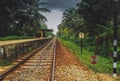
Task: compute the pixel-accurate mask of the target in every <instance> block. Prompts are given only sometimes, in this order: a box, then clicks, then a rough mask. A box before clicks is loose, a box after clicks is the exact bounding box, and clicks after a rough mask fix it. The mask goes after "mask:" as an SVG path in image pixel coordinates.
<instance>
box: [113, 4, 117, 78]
mask: <svg viewBox="0 0 120 81" xmlns="http://www.w3.org/2000/svg"><path fill="white" fill-rule="evenodd" d="M114 6H115V7H114V12H113V22H114V30H113V34H114V40H113V47H114V50H113V77H116V76H117V33H118V31H117V30H118V26H117V11H116V2H115V5H114Z"/></svg>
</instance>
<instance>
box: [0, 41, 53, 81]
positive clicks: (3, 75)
mask: <svg viewBox="0 0 120 81" xmlns="http://www.w3.org/2000/svg"><path fill="white" fill-rule="evenodd" d="M50 41H51V40H49V41H48V42H46V43H45V44H44V45H43V46H41V47H39V48H38V49H36V50H34V51H32V52H31V53H30V55H29V56H28V57H26V58H25V59H24V60H22V61H21V62H19V63H18V64H16V65H15V66H14V67H12V68H11V69H10V70H8V71H6V72H5V73H3V74H2V75H0V81H2V80H3V79H4V78H5V77H6V76H7V75H8V74H9V73H11V72H12V71H14V70H15V69H17V68H18V67H19V66H20V65H21V64H23V63H24V62H26V61H27V60H28V59H29V58H31V57H32V56H34V54H35V53H37V52H38V51H39V50H41V49H43V48H44V47H45V46H46V45H47V44H48V43H49V42H50Z"/></svg>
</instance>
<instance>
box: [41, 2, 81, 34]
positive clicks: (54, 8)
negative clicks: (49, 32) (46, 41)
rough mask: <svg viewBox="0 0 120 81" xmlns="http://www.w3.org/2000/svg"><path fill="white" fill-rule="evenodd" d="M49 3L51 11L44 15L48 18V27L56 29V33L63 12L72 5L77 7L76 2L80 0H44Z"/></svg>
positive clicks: (48, 6)
mask: <svg viewBox="0 0 120 81" xmlns="http://www.w3.org/2000/svg"><path fill="white" fill-rule="evenodd" d="M43 1H46V2H47V3H48V5H47V8H48V9H50V10H51V13H45V14H44V15H45V16H46V18H47V19H48V22H47V23H46V24H47V25H48V28H51V29H53V30H54V34H55V33H56V32H57V26H58V25H59V24H60V23H61V19H62V13H63V12H64V11H65V10H66V9H67V8H70V7H75V6H76V3H77V2H79V1H80V0H43Z"/></svg>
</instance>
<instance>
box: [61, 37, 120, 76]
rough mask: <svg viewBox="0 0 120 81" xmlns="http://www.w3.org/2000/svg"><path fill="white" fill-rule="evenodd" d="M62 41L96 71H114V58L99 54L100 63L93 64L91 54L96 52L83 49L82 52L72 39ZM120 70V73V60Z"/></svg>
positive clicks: (119, 67) (119, 71) (119, 65)
mask: <svg viewBox="0 0 120 81" xmlns="http://www.w3.org/2000/svg"><path fill="white" fill-rule="evenodd" d="M60 41H61V42H62V43H63V44H64V45H65V46H66V47H67V48H68V49H69V50H70V51H71V52H72V53H73V54H75V55H76V56H77V57H78V58H79V60H80V61H81V62H82V63H84V64H85V65H87V66H88V67H89V68H90V69H92V70H93V71H94V72H102V73H110V74H111V73H112V72H113V61H112V58H105V57H102V56H98V63H97V64H91V56H92V55H94V52H90V51H87V50H85V49H83V52H82V53H81V52H80V47H79V46H76V45H75V44H74V43H72V42H70V41H65V40H62V39H60ZM117 68H118V69H119V70H118V71H117V73H118V74H120V62H118V67H117Z"/></svg>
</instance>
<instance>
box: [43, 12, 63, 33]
mask: <svg viewBox="0 0 120 81" xmlns="http://www.w3.org/2000/svg"><path fill="white" fill-rule="evenodd" d="M62 13H63V12H61V11H59V10H51V13H44V16H45V17H46V18H47V20H48V21H47V22H46V24H47V25H48V28H50V29H53V30H54V32H53V33H54V34H56V32H57V31H58V29H57V28H58V25H59V24H60V23H61V21H62Z"/></svg>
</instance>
